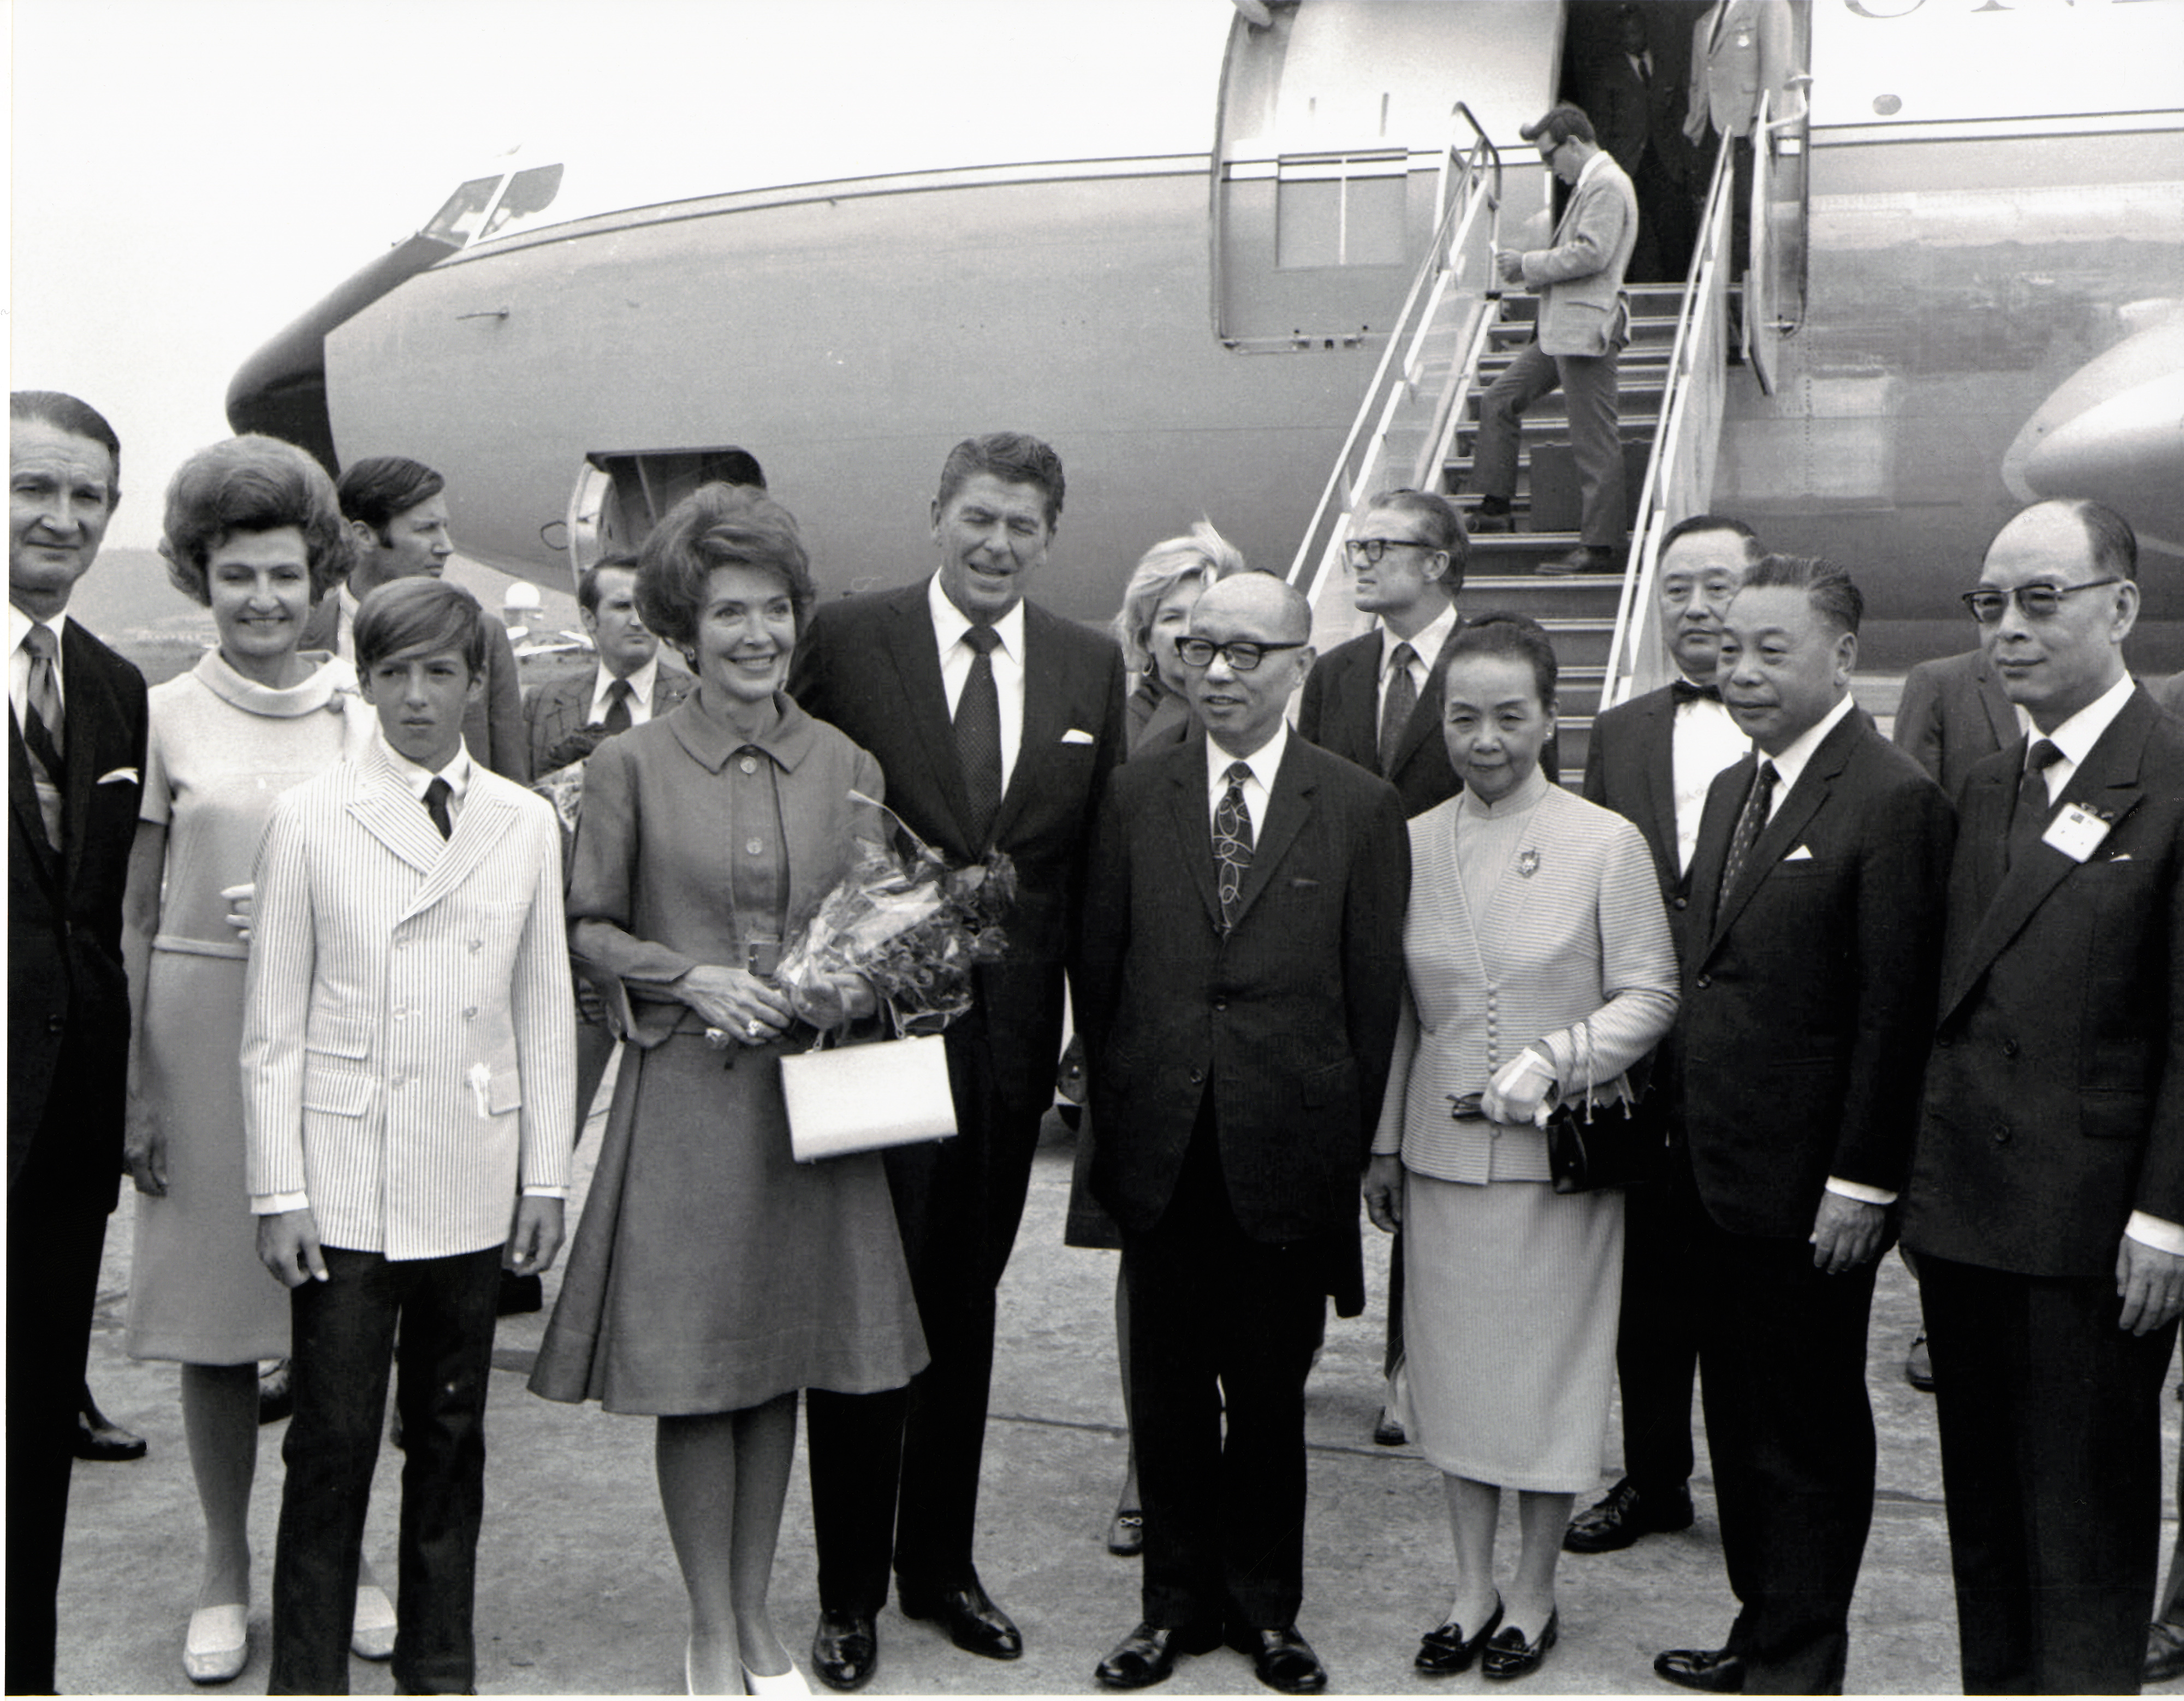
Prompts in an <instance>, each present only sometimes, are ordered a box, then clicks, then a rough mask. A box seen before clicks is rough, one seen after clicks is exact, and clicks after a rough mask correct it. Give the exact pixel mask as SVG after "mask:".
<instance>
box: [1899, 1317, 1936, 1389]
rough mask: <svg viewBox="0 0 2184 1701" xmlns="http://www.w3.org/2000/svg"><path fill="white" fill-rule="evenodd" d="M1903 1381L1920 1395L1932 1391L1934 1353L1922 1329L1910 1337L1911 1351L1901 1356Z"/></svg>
mask: <svg viewBox="0 0 2184 1701" xmlns="http://www.w3.org/2000/svg"><path fill="white" fill-rule="evenodd" d="M1903 1380H1905V1381H1907V1382H1908V1383H1909V1384H1910V1385H1911V1386H1913V1387H1914V1388H1916V1389H1917V1390H1918V1391H1919V1392H1920V1393H1922V1394H1931V1393H1932V1392H1933V1391H1934V1352H1933V1349H1932V1348H1931V1347H1929V1346H1927V1345H1926V1331H1925V1330H1923V1329H1922V1330H1919V1332H1918V1333H1917V1334H1916V1335H1914V1336H1912V1337H1911V1350H1910V1351H1909V1352H1907V1353H1905V1354H1904V1355H1903Z"/></svg>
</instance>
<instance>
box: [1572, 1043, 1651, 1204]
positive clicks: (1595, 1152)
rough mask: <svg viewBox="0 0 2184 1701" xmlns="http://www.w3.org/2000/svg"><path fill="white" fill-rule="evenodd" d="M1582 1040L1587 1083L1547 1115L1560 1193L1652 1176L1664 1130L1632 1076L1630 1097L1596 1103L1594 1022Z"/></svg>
mask: <svg viewBox="0 0 2184 1701" xmlns="http://www.w3.org/2000/svg"><path fill="white" fill-rule="evenodd" d="M1578 1044H1579V1046H1580V1059H1581V1061H1582V1065H1583V1074H1584V1075H1585V1080H1586V1083H1587V1085H1586V1086H1585V1088H1583V1089H1581V1090H1579V1091H1578V1092H1576V1093H1574V1094H1573V1095H1571V1096H1568V1097H1566V1098H1564V1099H1563V1101H1562V1102H1561V1103H1560V1104H1558V1105H1557V1106H1556V1107H1554V1109H1553V1110H1552V1111H1551V1112H1549V1113H1548V1115H1547V1126H1546V1135H1547V1174H1548V1176H1549V1177H1550V1178H1551V1180H1552V1182H1553V1184H1554V1190H1555V1191H1556V1192H1557V1193H1592V1192H1596V1191H1599V1190H1600V1189H1602V1188H1603V1187H1630V1186H1634V1185H1637V1184H1639V1183H1641V1182H1644V1181H1649V1180H1652V1178H1653V1171H1654V1165H1655V1163H1656V1160H1657V1159H1658V1157H1659V1156H1660V1152H1661V1150H1662V1146H1663V1140H1662V1135H1663V1132H1664V1130H1663V1129H1661V1127H1660V1125H1659V1123H1658V1119H1657V1118H1655V1117H1653V1116H1652V1115H1651V1114H1649V1110H1650V1107H1646V1108H1641V1102H1640V1100H1639V1098H1638V1096H1637V1094H1636V1092H1635V1090H1634V1089H1632V1088H1631V1087H1630V1086H1629V1085H1628V1083H1627V1080H1626V1084H1625V1085H1624V1092H1625V1093H1628V1094H1630V1095H1631V1096H1629V1097H1617V1098H1613V1099H1608V1100H1604V1101H1599V1102H1595V1101H1594V1100H1593V1097H1592V1091H1591V1079H1592V1024H1591V1023H1590V1022H1582V1023H1579V1024H1578Z"/></svg>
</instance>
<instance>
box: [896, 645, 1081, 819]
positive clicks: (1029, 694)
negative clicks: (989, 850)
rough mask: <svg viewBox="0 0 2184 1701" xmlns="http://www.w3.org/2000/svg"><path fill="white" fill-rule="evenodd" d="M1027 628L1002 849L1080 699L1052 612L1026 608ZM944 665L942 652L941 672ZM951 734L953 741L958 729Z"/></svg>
mask: <svg viewBox="0 0 2184 1701" xmlns="http://www.w3.org/2000/svg"><path fill="white" fill-rule="evenodd" d="M1023 628H1024V655H1023V675H1024V678H1023V723H1022V732H1021V734H1020V736H1019V737H1018V739H1017V762H1016V767H1014V768H1013V769H1011V771H1010V773H1009V789H1008V790H1007V791H1006V792H1005V793H1003V794H1002V796H1001V806H1000V810H999V811H997V812H996V813H995V817H994V842H995V844H997V845H998V844H1000V842H1001V841H1002V840H1003V839H1006V837H1007V836H1008V833H1009V829H1010V828H1011V827H1013V826H1015V824H1016V819H1017V817H1018V816H1019V815H1021V814H1022V813H1023V809H1024V799H1025V798H1026V797H1027V796H1028V795H1030V794H1031V793H1032V792H1033V791H1034V790H1035V789H1037V788H1038V786H1039V783H1040V781H1041V779H1042V778H1043V777H1044V775H1045V772H1046V766H1047V762H1048V761H1049V760H1050V757H1051V756H1053V753H1054V751H1055V750H1056V748H1057V747H1058V746H1059V745H1061V735H1062V734H1063V733H1066V732H1067V731H1068V730H1069V728H1068V725H1067V719H1068V714H1069V704H1070V702H1071V701H1072V700H1073V698H1074V696H1075V694H1076V693H1075V686H1076V681H1075V680H1074V679H1073V678H1071V677H1070V673H1069V658H1068V656H1067V654H1066V653H1064V652H1063V651H1061V649H1060V648H1059V647H1058V646H1057V645H1056V644H1055V641H1054V638H1055V634H1054V629H1053V627H1052V626H1051V625H1050V623H1049V616H1048V615H1047V613H1046V611H1045V610H1044V609H1040V608H1034V606H1033V605H1031V604H1029V603H1026V604H1025V605H1024V618H1023ZM927 647H928V649H930V648H931V646H930V645H928V646H927ZM938 665H939V664H938V660H937V652H936V661H935V666H936V669H937V667H938ZM949 730H950V735H951V737H952V735H953V733H954V730H955V729H954V728H952V727H951V728H950V729H949ZM954 766H955V764H954V763H952V762H951V763H950V767H954ZM958 779H959V782H960V779H961V776H960V775H959V776H958Z"/></svg>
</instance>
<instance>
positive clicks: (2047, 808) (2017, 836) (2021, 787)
mask: <svg viewBox="0 0 2184 1701" xmlns="http://www.w3.org/2000/svg"><path fill="white" fill-rule="evenodd" d="M2062 759H2063V752H2062V751H2061V750H2058V749H2056V747H2055V741H2054V740H2053V739H2039V740H2037V741H2036V743H2035V744H2034V745H2033V746H2032V749H2031V751H2030V752H2029V753H2028V754H2027V755H2026V756H2025V776H2024V778H2021V779H2020V780H2019V781H2018V783H2017V801H2016V803H2015V805H2014V806H2013V807H2012V808H2011V810H2010V812H2009V840H2008V843H2007V845H2006V846H2005V847H2004V850H2003V856H2004V858H2005V861H2004V862H2003V867H2009V864H2010V863H2013V862H2016V861H2017V859H2018V858H2019V857H2020V856H2024V855H2025V852H2027V851H2028V850H2031V848H2032V847H2033V846H2034V845H2037V844H2038V843H2039V842H2040V835H2041V834H2043V833H2045V832H2046V831H2047V830H2048V817H2049V816H2050V815H2052V814H2053V813H2054V806H2053V804H2051V803H2050V802H2048V769H2049V768H2050V767H2053V765H2054V764H2055V763H2057V762H2059V761H2062Z"/></svg>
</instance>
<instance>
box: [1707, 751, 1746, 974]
mask: <svg viewBox="0 0 2184 1701" xmlns="http://www.w3.org/2000/svg"><path fill="white" fill-rule="evenodd" d="M1758 771H1759V758H1758V753H1757V752H1756V751H1750V750H1747V752H1746V753H1745V754H1744V755H1743V756H1740V757H1739V758H1738V759H1737V760H1736V761H1735V762H1734V763H1732V764H1731V765H1730V767H1726V768H1724V769H1723V770H1722V771H1721V772H1720V773H1719V774H1717V775H1715V776H1714V779H1713V784H1712V785H1711V786H1709V787H1708V789H1707V800H1706V810H1705V812H1704V813H1703V814H1702V815H1701V816H1700V817H1699V841H1698V844H1697V846H1696V847H1694V848H1693V850H1692V851H1691V904H1692V906H1693V907H1694V908H1695V909H1697V912H1698V914H1699V917H1700V922H1701V924H1702V925H1703V926H1704V927H1705V929H1706V940H1707V950H1708V952H1709V953H1710V952H1711V951H1713V946H1714V945H1715V944H1716V943H1717V942H1718V941H1719V940H1720V938H1721V929H1720V928H1719V926H1718V925H1716V922H1717V918H1718V915H1719V910H1720V906H1721V877H1722V874H1723V872H1724V865H1725V864H1726V863H1727V862H1728V861H1729V840H1730V834H1733V833H1735V832H1736V817H1737V816H1738V814H1739V813H1740V812H1741V810H1742V809H1743V806H1744V798H1745V794H1746V793H1747V792H1749V791H1750V790H1751V789H1752V776H1753V775H1755V774H1756V773H1758Z"/></svg>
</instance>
